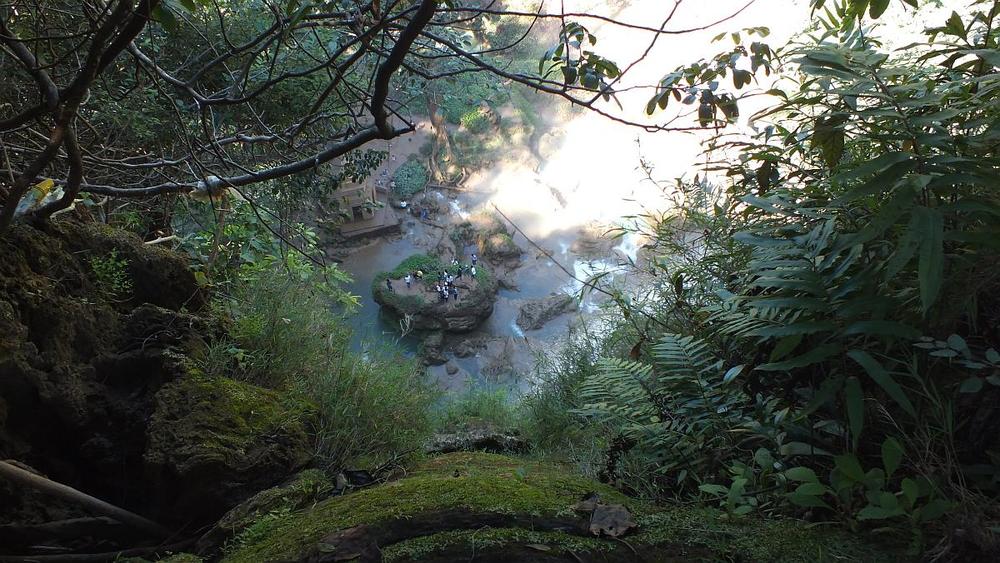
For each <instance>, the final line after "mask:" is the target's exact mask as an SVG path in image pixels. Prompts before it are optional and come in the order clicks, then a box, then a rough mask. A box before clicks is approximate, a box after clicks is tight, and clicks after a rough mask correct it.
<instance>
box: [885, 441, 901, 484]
mask: <svg viewBox="0 0 1000 563" xmlns="http://www.w3.org/2000/svg"><path fill="white" fill-rule="evenodd" d="M902 459H903V444H900V443H899V440H897V439H895V438H893V437H892V436H889V437H888V438H886V439H885V441H884V442H882V465H883V466H884V467H885V474H886V476H887V477H892V474H893V473H895V472H896V469H898V468H899V463H900V462H901V461H902Z"/></svg>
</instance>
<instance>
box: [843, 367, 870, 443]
mask: <svg viewBox="0 0 1000 563" xmlns="http://www.w3.org/2000/svg"><path fill="white" fill-rule="evenodd" d="M844 400H845V402H846V404H847V420H848V424H849V425H850V429H851V439H852V441H853V443H854V447H855V448H857V447H858V440H859V439H860V438H861V431H862V430H863V429H864V426H865V395H864V392H863V391H862V390H861V382H860V381H858V378H857V377H848V378H847V381H845V382H844Z"/></svg>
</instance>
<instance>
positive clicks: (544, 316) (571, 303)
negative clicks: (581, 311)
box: [517, 293, 577, 330]
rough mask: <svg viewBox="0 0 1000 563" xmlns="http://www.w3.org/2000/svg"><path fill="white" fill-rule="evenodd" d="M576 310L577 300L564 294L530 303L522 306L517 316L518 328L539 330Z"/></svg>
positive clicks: (553, 295)
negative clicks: (562, 315) (553, 320)
mask: <svg viewBox="0 0 1000 563" xmlns="http://www.w3.org/2000/svg"><path fill="white" fill-rule="evenodd" d="M576 308H577V303H576V299H574V298H573V296H572V295H566V294H564V293H558V294H552V295H549V296H548V297H543V298H542V299H535V300H532V301H528V302H526V303H525V304H524V305H521V310H520V311H519V312H518V314H517V326H519V327H521V328H522V329H524V330H538V329H540V328H542V327H543V326H545V323H547V322H549V321H551V320H552V319H554V318H556V317H558V316H559V315H561V314H563V313H568V312H570V311H575V310H576Z"/></svg>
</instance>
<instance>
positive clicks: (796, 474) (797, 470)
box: [785, 467, 819, 483]
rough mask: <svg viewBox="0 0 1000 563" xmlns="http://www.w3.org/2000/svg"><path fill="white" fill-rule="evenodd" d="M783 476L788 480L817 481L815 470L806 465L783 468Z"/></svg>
mask: <svg viewBox="0 0 1000 563" xmlns="http://www.w3.org/2000/svg"><path fill="white" fill-rule="evenodd" d="M785 478H787V479H788V480H789V481H803V482H806V483H818V482H819V478H818V477H816V472H815V471H813V470H812V469H810V468H808V467H792V468H790V469H787V470H785Z"/></svg>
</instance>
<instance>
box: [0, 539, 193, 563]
mask: <svg viewBox="0 0 1000 563" xmlns="http://www.w3.org/2000/svg"><path fill="white" fill-rule="evenodd" d="M192 544H194V540H193V539H189V540H185V541H182V542H179V543H174V544H170V545H162V546H156V547H137V548H134V549H124V550H121V551H109V552H106V553H60V554H59V555H0V563H50V562H51V563H90V562H91V561H95V562H97V561H118V560H119V559H122V558H125V557H148V556H152V555H157V554H165V553H168V552H169V553H177V552H180V551H184V550H185V549H187V548H188V547H191V545H192Z"/></svg>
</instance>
